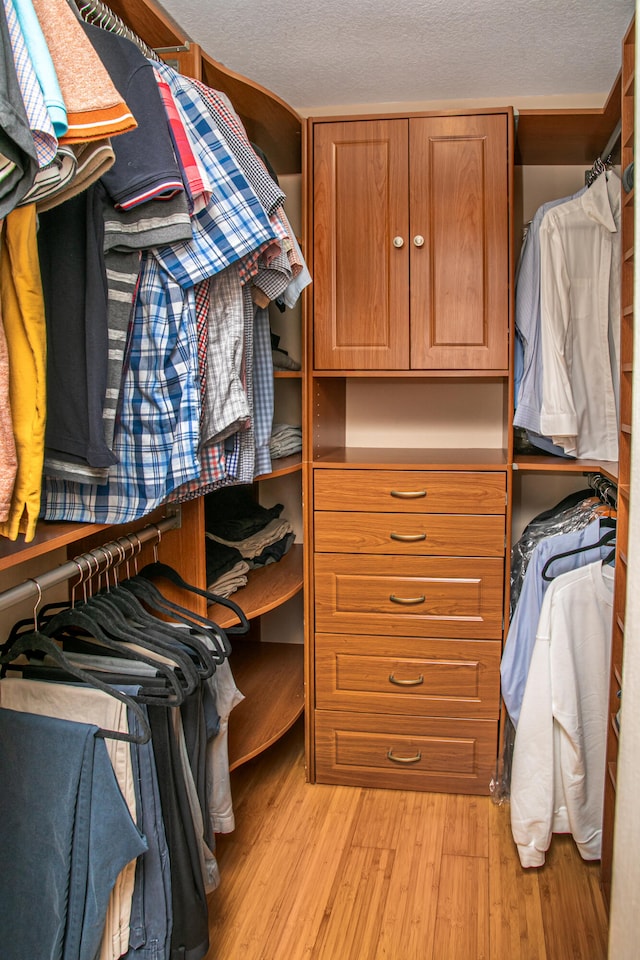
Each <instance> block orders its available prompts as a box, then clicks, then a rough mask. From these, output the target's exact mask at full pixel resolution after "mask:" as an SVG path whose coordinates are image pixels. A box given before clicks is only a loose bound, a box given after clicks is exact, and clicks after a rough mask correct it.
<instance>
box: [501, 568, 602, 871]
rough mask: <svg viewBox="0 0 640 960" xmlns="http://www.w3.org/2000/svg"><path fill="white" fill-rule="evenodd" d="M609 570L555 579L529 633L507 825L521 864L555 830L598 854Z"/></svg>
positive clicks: (532, 858) (536, 856) (541, 852)
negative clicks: (532, 640)
mask: <svg viewBox="0 0 640 960" xmlns="http://www.w3.org/2000/svg"><path fill="white" fill-rule="evenodd" d="M612 610H613V571H612V570H611V569H610V568H609V567H607V566H606V565H603V564H602V563H601V562H600V561H598V562H596V563H591V564H589V565H588V566H586V567H583V568H581V569H578V570H572V571H569V572H567V573H564V574H562V575H560V576H559V577H557V578H556V579H555V580H554V581H553V582H552V583H551V585H550V587H549V590H548V592H547V594H546V596H545V598H544V601H543V605H542V610H541V613H540V619H539V623H538V627H537V630H536V641H535V646H534V649H533V654H532V658H531V666H530V668H529V674H528V678H527V685H526V689H525V692H524V696H523V700H522V712H521V716H520V721H519V724H518V730H517V733H516V740H515V747H514V755H513V768H512V775H511V828H512V832H513V838H514V840H515V842H516V844H517V847H518V854H519V856H520V862H521V864H522V866H523V867H539V866H542V864H543V863H544V860H545V854H546V851H547V850H548V848H549V845H550V843H551V837H552V834H553V833H571V834H572V836H573V838H574V840H575V842H576V845H577V847H578V850H579V852H580V855H581V856H582V857H583V859H585V860H597V859H599V857H600V849H601V837H602V807H603V789H602V784H603V782H604V777H605V759H606V735H607V716H608V688H609V662H610V656H611V619H612Z"/></svg>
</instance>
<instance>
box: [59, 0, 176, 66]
mask: <svg viewBox="0 0 640 960" xmlns="http://www.w3.org/2000/svg"><path fill="white" fill-rule="evenodd" d="M69 2H70V3H71V4H72V6H74V7H75V8H76V10H77V11H78V13H79V15H80V16H81V17H82V19H83V20H86V21H87V23H93V24H97V26H99V27H101V28H102V29H103V30H109V31H111V32H112V33H117V34H119V35H120V36H121V37H126V38H127V39H128V40H132V41H133V43H135V44H136V45H137V46H138V47H140V49H141V50H142V52H143V53H144V55H145V57H147V58H150V59H152V60H160V57H159V55H158V54H159V52H165V50H170V51H171V52H172V53H178V52H181V51H186V50H188V49H189V44H188V43H187V44H186V45H183V46H179V47H170V48H169V47H167V48H165V49H163V50H161V51H155V50H153V49H152V48H151V47H150V46H149V45H148V44H147V43H145V42H144V40H143V39H142V37H139V36H138V34H137V33H135V32H134V31H133V30H132V29H131V28H130V27H128V26H127V25H126V23H125V22H124V20H123V19H122V18H121V17H119V16H118V14H117V13H114V11H113V10H112V9H111V8H110V7H108V6H107V4H106V3H103V2H102V0H69Z"/></svg>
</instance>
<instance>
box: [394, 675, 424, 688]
mask: <svg viewBox="0 0 640 960" xmlns="http://www.w3.org/2000/svg"><path fill="white" fill-rule="evenodd" d="M389 683H395V684H396V686H398V687H419V686H420V684H421V683H424V677H423V676H422V674H420V676H419V677H418V679H417V680H398V678H397V677H394V675H393V674H392V673H390V674H389Z"/></svg>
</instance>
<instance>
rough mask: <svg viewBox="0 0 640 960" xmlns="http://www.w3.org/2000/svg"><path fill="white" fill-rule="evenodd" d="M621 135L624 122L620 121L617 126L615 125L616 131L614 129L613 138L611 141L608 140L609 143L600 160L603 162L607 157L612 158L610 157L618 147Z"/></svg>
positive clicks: (611, 137)
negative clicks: (616, 146)
mask: <svg viewBox="0 0 640 960" xmlns="http://www.w3.org/2000/svg"><path fill="white" fill-rule="evenodd" d="M621 135H622V120H618V122H617V123H616V125H615V127H614V129H613V132H612V134H611V136H610V137H609V139H608V141H607V145H606V147H605V148H604V150H603V151H602V153H601V154H600V159H601V160H606V159H607V157H610V156H611V154H612V153H613V148H614V147H615V145H616V144H617V143H618V141H619V140H620V137H621Z"/></svg>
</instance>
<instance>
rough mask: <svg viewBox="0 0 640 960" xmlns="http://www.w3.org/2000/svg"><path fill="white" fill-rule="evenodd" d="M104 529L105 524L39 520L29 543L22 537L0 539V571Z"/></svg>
mask: <svg viewBox="0 0 640 960" xmlns="http://www.w3.org/2000/svg"><path fill="white" fill-rule="evenodd" d="M106 528H107V524H104V523H49V522H47V521H45V520H41V521H40V522H39V523H38V526H37V528H36V535H35V537H34V538H33V540H32V541H31V542H30V543H25V541H24V537H22V536H20V537H19V538H18V539H17V540H6V539H5V538H4V537H2V538H1V539H0V571H2V570H8V569H9V567H13V566H15V564H16V563H22V562H23V561H25V560H33V559H34V558H35V557H41V556H44V555H45V554H47V553H49V552H50V551H51V550H57V549H58V547H66V546H67V545H68V544H70V543H74V542H75V541H76V540H83V539H84V538H85V537H88V536H90V535H91V534H92V533H99V532H100V530H105V529H106Z"/></svg>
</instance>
